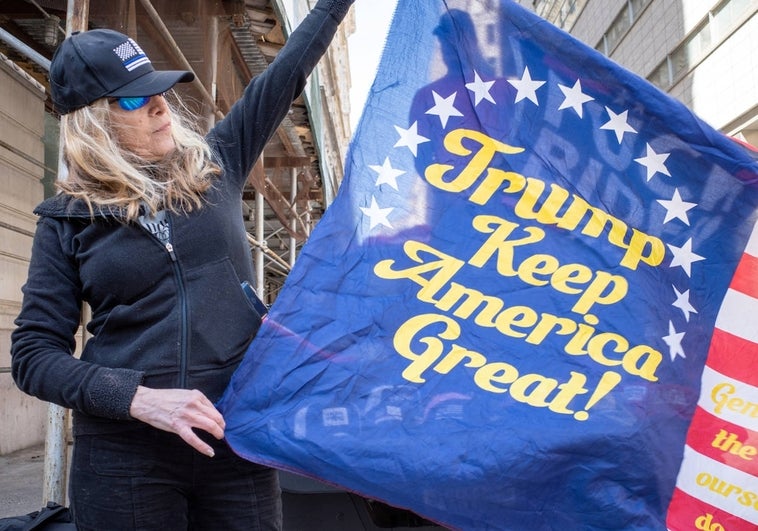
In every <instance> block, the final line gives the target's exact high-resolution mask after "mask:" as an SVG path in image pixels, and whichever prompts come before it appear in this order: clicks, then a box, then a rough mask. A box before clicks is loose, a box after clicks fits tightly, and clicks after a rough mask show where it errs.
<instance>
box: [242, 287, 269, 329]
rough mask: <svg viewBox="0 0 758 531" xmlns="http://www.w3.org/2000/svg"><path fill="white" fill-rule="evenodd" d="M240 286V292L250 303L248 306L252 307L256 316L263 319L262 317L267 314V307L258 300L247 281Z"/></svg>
mask: <svg viewBox="0 0 758 531" xmlns="http://www.w3.org/2000/svg"><path fill="white" fill-rule="evenodd" d="M241 286H242V292H243V293H244V294H245V296H246V297H247V300H248V301H250V304H252V305H253V309H254V310H255V311H256V312H258V315H260V316H261V319H263V317H264V316H265V315H266V314H267V313H268V306H266V305H265V304H264V303H263V301H262V300H260V299H259V298H258V295H257V294H256V293H255V290H254V289H253V286H251V285H250V283H249V282H248V281H247V280H245V281H244V282H243V283H242V284H241Z"/></svg>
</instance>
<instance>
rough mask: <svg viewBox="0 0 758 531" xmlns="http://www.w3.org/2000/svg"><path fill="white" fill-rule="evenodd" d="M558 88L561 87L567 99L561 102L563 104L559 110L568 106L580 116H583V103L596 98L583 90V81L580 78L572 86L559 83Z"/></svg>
mask: <svg viewBox="0 0 758 531" xmlns="http://www.w3.org/2000/svg"><path fill="white" fill-rule="evenodd" d="M558 88H559V89H561V92H563V95H564V96H565V99H564V100H563V103H561V106H560V107H558V110H559V111H560V110H562V109H568V108H571V109H574V110H575V111H576V114H578V115H579V118H582V114H583V109H582V105H583V104H585V103H587V102H588V101H593V100H594V99H595V98H593V97H592V96H588V95H587V94H585V93H584V92H582V82H581V81H580V80H578V79H577V80H576V83H574V86H573V87H571V88H569V87H567V86H565V85H561V84H558Z"/></svg>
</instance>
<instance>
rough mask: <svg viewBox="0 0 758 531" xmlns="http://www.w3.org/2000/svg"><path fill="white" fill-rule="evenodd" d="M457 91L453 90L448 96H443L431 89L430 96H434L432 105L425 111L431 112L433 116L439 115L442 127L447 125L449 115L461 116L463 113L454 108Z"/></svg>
mask: <svg viewBox="0 0 758 531" xmlns="http://www.w3.org/2000/svg"><path fill="white" fill-rule="evenodd" d="M457 94H458V93H457V92H453V93H452V94H451V95H450V96H448V97H447V98H443V97H442V96H440V95H439V94H437V93H436V92H435V91H432V96H433V97H434V107H432V108H431V109H429V110H428V111H426V114H432V115H434V116H439V118H440V122H442V129H444V128H445V127H447V121H448V120H449V119H450V117H451V116H463V113H461V111H459V110H458V109H456V108H455V105H454V104H455V96H456V95H457Z"/></svg>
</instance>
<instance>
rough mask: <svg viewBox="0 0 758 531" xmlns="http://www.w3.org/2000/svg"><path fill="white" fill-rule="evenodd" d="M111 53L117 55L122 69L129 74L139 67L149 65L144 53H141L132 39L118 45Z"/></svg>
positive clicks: (140, 49)
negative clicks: (122, 66)
mask: <svg viewBox="0 0 758 531" xmlns="http://www.w3.org/2000/svg"><path fill="white" fill-rule="evenodd" d="M113 51H114V52H115V53H116V55H118V58H119V59H121V63H122V64H123V65H124V68H126V69H127V70H128V71H129V72H131V71H132V70H134V69H135V68H137V67H139V66H142V65H144V64H149V63H150V59H148V57H147V55H145V52H143V51H142V48H140V46H139V44H137V43H136V42H134V40H133V39H129V40H127V41H126V42H124V43H122V44H120V45H118V46H117V47H116V48H114V49H113Z"/></svg>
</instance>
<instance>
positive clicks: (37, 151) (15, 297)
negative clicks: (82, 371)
mask: <svg viewBox="0 0 758 531" xmlns="http://www.w3.org/2000/svg"><path fill="white" fill-rule="evenodd" d="M0 94H2V98H0V455H3V454H7V453H10V452H13V451H15V450H18V449H21V448H26V447H28V446H31V445H33V444H37V443H40V442H42V441H43V439H44V429H45V422H46V414H47V407H46V404H45V403H43V402H41V401H39V400H37V399H36V398H32V397H29V396H27V395H25V394H24V393H22V392H21V391H19V390H18V388H17V387H16V386H15V384H14V383H13V380H12V378H11V375H10V373H9V368H10V334H11V331H12V330H13V326H14V325H13V320H14V319H15V317H16V315H17V314H18V312H19V309H20V307H21V286H22V285H23V283H24V281H25V280H26V273H27V268H28V265H29V256H30V253H31V247H32V237H33V235H34V227H35V223H36V219H35V217H34V216H33V215H32V209H33V208H34V206H35V205H37V204H38V203H39V202H40V201H41V200H42V199H43V195H44V191H43V185H42V182H41V179H42V178H43V175H44V171H43V165H44V143H43V135H44V128H45V125H44V124H45V103H44V96H45V94H44V89H43V88H42V86H41V85H40V84H39V83H38V82H36V81H35V80H34V79H32V78H31V77H29V76H28V75H27V74H25V73H24V72H22V71H21V70H19V69H18V68H17V67H16V66H15V65H14V64H13V63H12V62H10V61H8V60H7V59H6V58H5V57H4V56H2V54H0Z"/></svg>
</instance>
